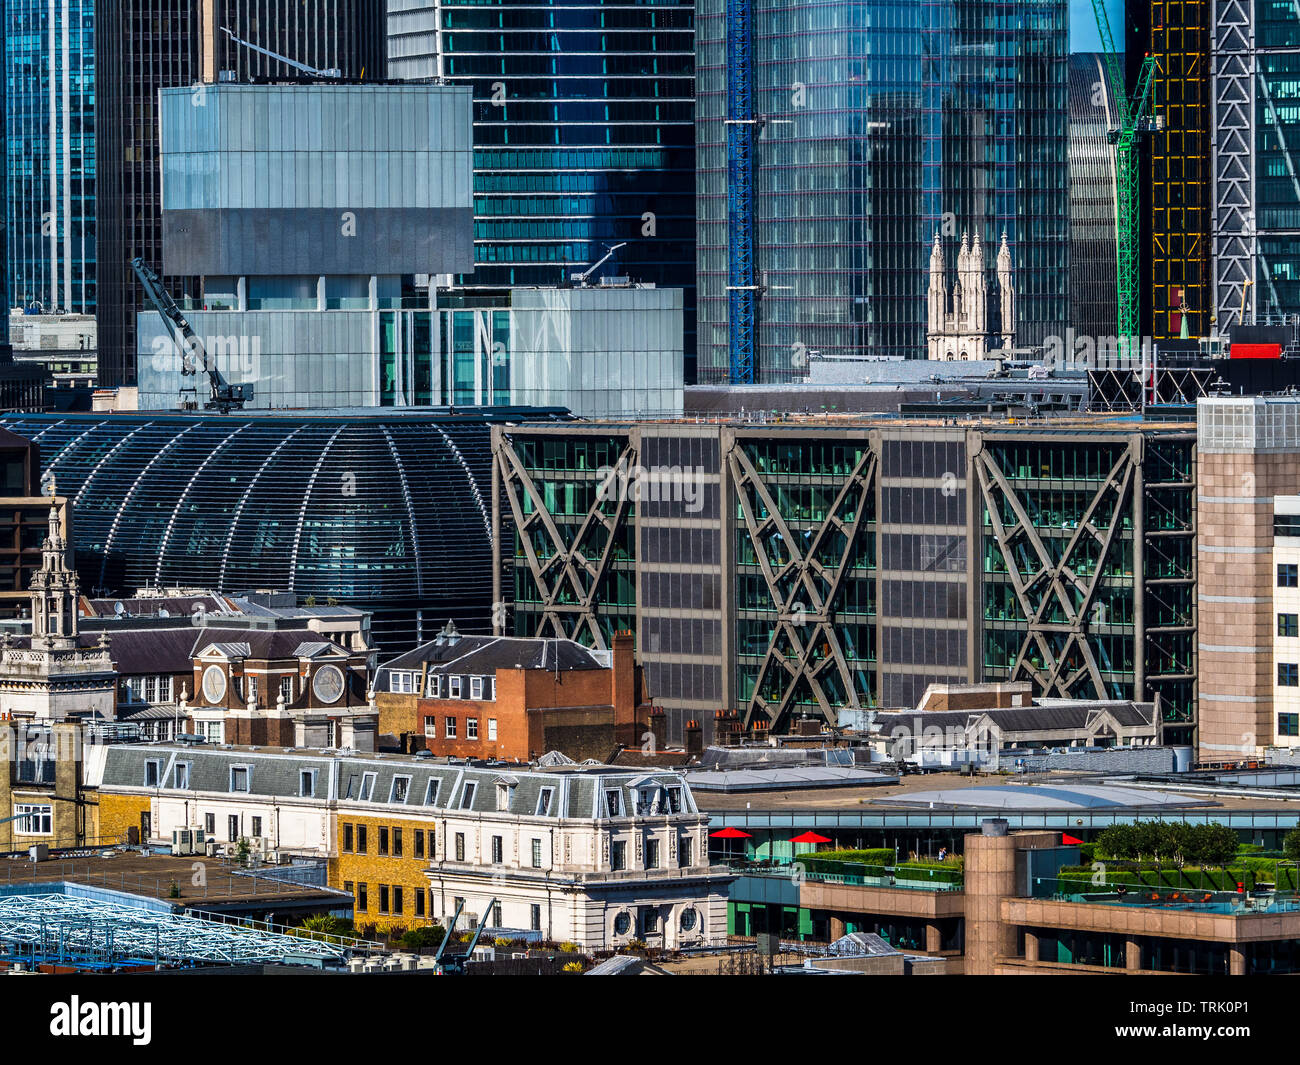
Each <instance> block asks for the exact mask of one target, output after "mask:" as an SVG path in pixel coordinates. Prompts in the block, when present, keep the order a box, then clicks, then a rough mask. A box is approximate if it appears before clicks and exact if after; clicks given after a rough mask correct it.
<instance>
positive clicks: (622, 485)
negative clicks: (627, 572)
mask: <svg viewBox="0 0 1300 1065" xmlns="http://www.w3.org/2000/svg"><path fill="white" fill-rule="evenodd" d="M637 455H638V451H637V447H636V445H635V444H634V443H631V442H628V443H627V444H626V445H625V446H624V448H623V450H622V452H621V453H620V455H619V457H618V461H617V462H615V463H614V465H613V466H612V467H611V468H610V470H609V473H608V476H607V477H606V479H605V481H604V482H603V483H602V484H601V485H600V486H599V489H598V491H597V492H596V499H595V501H594V502H593V503H592V505H591V506H590V507H589V508H588V510H587V512H586V514H585V516H584V517H583V520H582V524H581V525H580V526H579V528H578V532H577V533H576V535H574V537H573V539H572V541H569V540H567V539H566V537H565V536H564V534H563V533H562V532H561V531H560V528H559V526H558V525H557V524H556V522H555V519H554V517H552V515H551V514H550V512H549V511H548V510H547V508H546V503H545V500H544V499H543V497H542V494H541V492H540V491H539V490H538V487H537V485H536V483H535V482H534V481H533V479H532V477H530V476H529V474H528V471H527V470H525V469H524V467H523V464H522V463H521V462H520V461H519V457H518V456H517V455H516V454H515V453H514V449H513V448H511V447H510V446H508V444H507V445H505V446H502V447H501V448H500V449H499V450H498V452H497V469H498V472H499V474H500V477H501V483H502V486H503V487H504V488H505V493H506V501H507V502H508V503H509V505H510V513H511V515H512V516H513V518H514V524H515V529H516V530H517V533H518V536H519V545H520V546H521V547H522V548H523V552H524V557H525V558H526V559H527V561H528V569H529V572H530V574H531V576H532V579H533V582H534V583H535V584H536V586H537V590H538V592H539V593H540V595H541V599H542V617H541V620H540V621H539V622H538V631H537V632H536V633H535V635H537V636H544V635H554V636H557V637H560V638H561V639H569V640H578V641H579V642H582V640H581V639H580V637H581V636H582V635H583V634H584V633H585V634H586V635H587V636H588V637H589V639H590V641H591V646H593V647H595V648H597V649H598V650H605V649H606V642H605V635H604V633H603V632H602V631H601V627H600V623H599V621H598V620H597V617H596V603H597V599H598V596H599V593H600V591H601V584H602V582H603V581H604V578H605V574H606V573H607V572H608V570H609V563H610V559H611V558H612V557H613V552H614V545H615V543H616V541H617V538H618V532H619V530H620V528H621V526H622V525H623V523H624V522H625V521H626V519H627V516H628V510H629V508H630V506H631V502H632V496H633V495H634V494H635V489H636V484H635V473H636V469H637ZM525 498H527V499H528V501H529V502H530V503H531V507H530V508H526V507H525V506H524V499H525ZM539 533H540V534H541V535H542V536H544V538H545V541H546V542H547V543H548V544H549V546H550V548H551V550H550V552H549V553H547V554H543V553H541V552H539V550H538V545H537V542H536V541H535V539H534V537H535V536H536V535H537V534H539ZM548 630H549V631H548Z"/></svg>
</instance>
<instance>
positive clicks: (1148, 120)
mask: <svg viewBox="0 0 1300 1065" xmlns="http://www.w3.org/2000/svg"><path fill="white" fill-rule="evenodd" d="M1092 10H1093V14H1094V15H1096V17H1097V32H1098V33H1099V34H1100V35H1101V47H1102V53H1103V55H1104V56H1105V58H1106V73H1107V75H1108V76H1109V79H1110V88H1111V93H1112V94H1113V96H1114V98H1115V108H1116V111H1117V112H1118V115H1117V117H1118V120H1119V121H1118V124H1117V125H1116V126H1115V127H1114V128H1112V129H1111V130H1110V131H1109V132H1108V133H1107V139H1108V140H1109V141H1110V143H1111V144H1113V145H1115V185H1116V188H1115V192H1116V218H1115V250H1116V253H1117V254H1116V268H1115V289H1116V296H1117V299H1116V303H1117V306H1118V311H1119V315H1118V318H1119V321H1118V323H1117V324H1118V330H1117V333H1116V335H1117V338H1118V341H1119V354H1120V356H1121V357H1125V358H1132V357H1134V356H1136V355H1137V354H1138V351H1139V346H1140V343H1141V341H1140V339H1139V338H1140V335H1141V328H1142V322H1141V305H1140V302H1139V289H1140V285H1141V274H1140V269H1139V262H1138V247H1139V244H1140V243H1141V234H1142V225H1141V218H1140V211H1141V205H1142V198H1141V195H1140V192H1141V189H1140V185H1139V178H1138V168H1139V162H1140V159H1139V156H1138V150H1137V142H1138V137H1139V135H1140V134H1143V133H1147V132H1150V131H1151V130H1152V129H1155V128H1158V125H1157V123H1156V121H1155V120H1154V119H1153V118H1152V115H1151V111H1150V107H1149V105H1150V102H1151V84H1152V82H1153V81H1154V80H1155V73H1156V70H1157V69H1158V64H1157V63H1156V60H1155V59H1154V58H1153V57H1152V56H1147V57H1146V58H1144V59H1143V60H1142V70H1141V71H1140V72H1139V74H1138V82H1137V87H1136V88H1135V89H1134V90H1133V95H1132V96H1129V94H1128V90H1127V88H1126V86H1125V84H1124V69H1123V67H1122V66H1121V65H1120V60H1119V53H1118V52H1117V51H1116V50H1115V38H1114V37H1113V36H1112V35H1111V32H1110V18H1109V17H1108V16H1107V14H1106V0H1092Z"/></svg>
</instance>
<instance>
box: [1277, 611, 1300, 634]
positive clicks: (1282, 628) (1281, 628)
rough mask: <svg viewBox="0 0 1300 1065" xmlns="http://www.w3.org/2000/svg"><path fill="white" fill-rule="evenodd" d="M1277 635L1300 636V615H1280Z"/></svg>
mask: <svg viewBox="0 0 1300 1065" xmlns="http://www.w3.org/2000/svg"><path fill="white" fill-rule="evenodd" d="M1277 634H1278V635H1279V636H1300V614H1279V615H1278V616H1277Z"/></svg>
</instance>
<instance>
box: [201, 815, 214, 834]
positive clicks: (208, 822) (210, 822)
mask: <svg viewBox="0 0 1300 1065" xmlns="http://www.w3.org/2000/svg"><path fill="white" fill-rule="evenodd" d="M203 831H204V832H206V833H207V834H208V835H209V836H215V835H216V834H217V815H216V814H204V815H203Z"/></svg>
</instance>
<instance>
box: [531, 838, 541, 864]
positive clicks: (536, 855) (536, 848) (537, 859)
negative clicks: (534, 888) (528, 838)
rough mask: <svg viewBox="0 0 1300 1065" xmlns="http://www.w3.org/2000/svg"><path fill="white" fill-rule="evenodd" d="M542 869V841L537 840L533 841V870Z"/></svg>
mask: <svg viewBox="0 0 1300 1065" xmlns="http://www.w3.org/2000/svg"><path fill="white" fill-rule="evenodd" d="M541 867H542V841H541V840H540V839H535V840H533V868H534V869H540V868H541Z"/></svg>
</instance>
